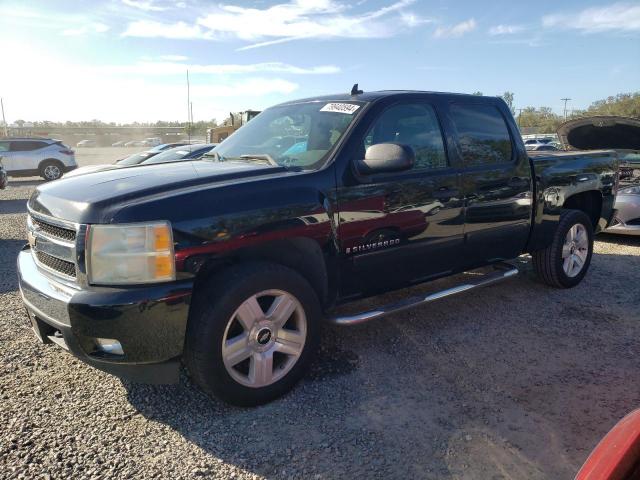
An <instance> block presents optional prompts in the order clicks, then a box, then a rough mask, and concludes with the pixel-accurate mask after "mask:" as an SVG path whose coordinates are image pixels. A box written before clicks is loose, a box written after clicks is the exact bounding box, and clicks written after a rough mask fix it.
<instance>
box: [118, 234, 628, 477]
mask: <svg viewBox="0 0 640 480" xmlns="http://www.w3.org/2000/svg"><path fill="white" fill-rule="evenodd" d="M599 240H600V238H599ZM634 258H637V257H634ZM631 259H632V257H626V256H621V255H596V256H595V257H594V267H593V272H592V273H591V275H590V276H589V277H587V279H586V280H585V282H584V283H583V284H581V285H580V286H578V287H576V288H575V289H572V290H570V291H566V290H554V289H549V288H547V287H545V286H543V285H541V284H540V283H539V282H536V281H532V278H531V266H530V264H529V263H528V262H526V261H522V262H519V263H520V264H519V267H520V269H521V273H522V274H523V275H522V276H520V277H519V278H516V279H513V280H510V281H508V282H505V283H504V284H502V285H496V286H492V287H488V288H486V289H483V290H479V291H477V292H476V293H467V294H465V295H464V296H461V297H458V298H450V299H445V300H441V301H439V302H436V303H433V304H432V305H431V306H429V307H421V308H417V309H414V310H410V311H407V312H404V313H402V314H396V315H392V316H391V317H389V318H388V319H384V320H381V321H377V322H370V323H367V324H364V325H361V326H355V327H351V328H337V327H327V328H326V329H325V331H324V334H323V339H322V342H321V345H322V346H321V350H320V352H319V356H318V360H317V361H316V363H315V364H314V365H313V367H312V369H311V372H310V374H309V375H307V377H306V378H305V379H304V380H303V381H302V382H301V383H300V384H299V385H298V386H297V387H296V388H295V389H294V390H293V391H292V392H290V393H289V394H288V395H286V396H285V397H284V398H282V399H279V400H276V401H274V402H272V403H270V404H268V405H264V406H261V407H257V408H252V409H242V408H236V407H231V406H228V405H226V404H224V403H222V402H220V401H218V400H215V399H210V398H208V397H207V396H206V395H204V394H203V393H202V392H201V391H200V390H199V389H198V388H197V387H196V386H195V385H194V384H192V383H191V381H190V380H189V378H188V376H187V375H186V374H184V373H183V375H182V378H181V382H180V383H179V384H178V385H174V386H145V385H135V384H128V383H127V384H125V388H126V391H127V399H128V401H129V402H130V404H131V405H132V406H133V407H134V408H135V410H136V413H134V414H133V415H142V416H143V417H145V418H146V419H148V420H150V421H153V422H159V423H162V424H165V425H167V426H169V427H170V428H171V429H172V430H175V431H176V432H178V433H179V434H180V435H181V436H182V437H183V438H184V439H185V440H186V441H187V442H189V443H192V444H194V445H196V446H197V447H199V448H200V449H202V450H203V451H204V452H205V453H206V454H207V455H206V456H205V457H204V459H203V460H201V461H200V463H199V465H198V466H197V468H196V469H194V470H192V471H191V474H192V476H197V475H202V476H204V477H207V476H209V475H213V474H216V473H219V471H220V470H219V468H220V467H219V466H220V462H224V463H226V464H231V465H234V466H236V467H238V468H240V469H243V470H245V471H248V472H252V473H253V474H256V475H260V476H264V477H267V478H288V477H290V476H292V477H294V478H309V477H310V478H313V477H314V476H315V475H317V474H320V475H321V476H322V478H331V479H333V478H451V477H458V478H466V476H467V475H468V474H470V473H471V472H473V473H474V474H477V476H472V477H469V478H493V477H494V476H496V475H497V473H498V472H510V473H511V474H512V475H513V478H531V479H541V478H571V477H572V476H573V475H575V473H576V470H577V468H578V466H579V465H580V464H581V463H582V462H583V461H584V460H585V459H586V456H587V455H588V453H589V451H590V450H591V448H593V446H594V445H595V444H596V443H597V441H598V440H599V439H600V438H601V437H602V435H604V433H605V432H606V431H607V430H608V429H609V428H610V426H611V425H612V424H613V423H615V421H617V420H618V419H619V418H621V417H622V416H623V415H624V414H626V413H627V411H628V410H629V408H630V406H631V405H634V404H636V403H637V401H636V400H637V390H636V388H635V385H634V384H633V382H629V381H628V378H631V377H632V376H633V375H635V373H637V370H638V368H640V366H639V364H638V361H637V355H635V354H634V352H635V351H636V350H637V348H636V347H635V343H634V341H633V340H634V339H635V338H637V327H636V325H637V322H633V321H632V318H633V317H634V315H636V313H635V312H636V302H635V300H634V294H633V293H629V294H628V295H627V294H625V295H623V296H620V297H615V296H613V294H614V293H615V292H617V291H619V289H621V288H622V287H623V286H624V285H626V283H627V282H628V281H629V279H628V277H624V276H616V275H614V274H613V272H614V271H618V270H619V266H618V264H619V263H620V262H621V261H622V262H629V260H631ZM602 278H606V279H608V280H607V283H605V284H604V285H603V283H602V280H601V279H602ZM453 281H454V280H444V281H439V286H438V287H436V285H430V286H422V287H416V288H412V289H411V292H412V293H418V292H426V291H431V290H433V289H434V288H441V287H442V286H446V285H447V284H449V283H450V282H453ZM406 294H407V292H406V291H398V292H393V293H389V294H386V295H384V296H382V297H379V298H378V299H376V303H377V302H389V301H393V300H397V299H399V298H402V297H403V296H406ZM602 296H604V298H608V299H610V300H611V299H613V300H614V301H615V303H614V304H613V305H612V306H611V308H607V307H605V306H603V305H602V300H601V299H602V298H603V297H602ZM613 308H615V309H613ZM636 318H637V316H636ZM596 352H597V354H596ZM621 352H622V353H621ZM559 451H562V452H564V453H563V454H562V455H558V452H559ZM189 468H193V467H192V466H190V467H189ZM496 478H497V477H496Z"/></svg>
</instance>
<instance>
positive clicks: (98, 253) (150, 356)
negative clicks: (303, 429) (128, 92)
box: [18, 89, 618, 405]
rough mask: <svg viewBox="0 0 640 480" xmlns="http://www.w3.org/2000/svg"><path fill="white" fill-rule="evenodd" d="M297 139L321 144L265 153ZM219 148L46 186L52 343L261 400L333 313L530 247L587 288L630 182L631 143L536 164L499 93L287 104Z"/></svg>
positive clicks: (491, 274)
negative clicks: (624, 166)
mask: <svg viewBox="0 0 640 480" xmlns="http://www.w3.org/2000/svg"><path fill="white" fill-rule="evenodd" d="M355 90H357V89H354V91H355ZM440 119H446V122H443V123H440ZM287 136H294V137H296V138H297V139H300V137H303V138H304V142H297V143H304V146H303V147H298V148H297V149H296V151H295V152H290V153H289V154H285V153H278V152H279V151H281V149H277V150H276V149H274V150H271V151H268V150H264V149H263V148H264V147H263V145H264V144H265V142H267V141H268V140H269V139H270V138H272V137H281V138H284V137H287ZM180 148H183V147H180ZM160 155H163V154H159V155H158V156H156V157H153V158H152V159H150V161H155V160H157V159H158V158H159V157H160ZM208 157H209V158H210V160H201V161H190V162H173V163H168V164H162V165H155V166H153V167H135V168H127V169H115V170H111V171H103V172H97V173H94V174H90V175H83V176H78V177H74V178H68V179H64V180H62V181H61V182H57V183H54V184H52V185H45V186H40V187H38V188H37V189H36V190H35V192H34V194H33V195H32V196H31V198H30V200H29V202H28V212H29V216H28V229H29V238H30V239H32V241H31V242H30V246H28V247H26V248H25V249H24V250H23V251H21V252H20V254H19V256H18V271H19V273H18V276H19V282H20V291H21V292H22V296H23V300H24V304H25V306H26V308H27V311H28V312H29V317H30V319H31V322H32V325H33V327H34V330H35V332H36V335H37V336H38V338H40V339H41V340H42V341H43V342H55V343H57V344H59V345H62V346H64V348H66V349H68V350H69V351H70V352H72V353H73V354H75V355H76V356H78V357H79V358H80V359H82V360H83V361H85V362H87V363H88V364H90V365H93V366H94V367H97V368H99V369H102V370H104V371H107V372H110V373H113V374H115V375H118V376H120V377H123V378H127V379H129V380H132V381H146V382H154V383H165V382H175V381H177V380H178V378H179V371H180V364H181V360H182V361H184V363H185V365H186V367H187V368H188V370H189V372H190V374H191V378H192V380H193V381H194V382H195V383H196V384H198V385H199V386H200V387H201V388H202V389H203V390H204V391H205V392H207V393H208V394H210V395H215V396H218V397H220V398H222V399H223V400H225V401H227V402H229V403H233V404H236V405H257V404H262V403H265V402H268V401H270V400H273V399H275V398H277V397H279V396H281V395H283V394H284V393H285V392H287V391H288V390H290V389H291V388H292V387H293V386H294V385H295V383H296V382H297V381H298V380H299V379H300V378H301V377H302V376H303V375H304V373H305V371H306V370H307V369H308V367H309V365H310V363H311V362H312V360H313V358H314V352H315V350H316V348H317V347H318V344H319V341H320V334H321V328H322V320H323V318H324V319H326V320H327V321H329V322H331V323H334V324H337V325H343V326H346V325H355V324H359V323H362V322H366V321H370V320H374V319H379V318H381V317H384V316H386V315H388V314H390V313H394V312H398V311H401V310H404V309H406V308H410V307H415V306H418V305H423V304H426V303H428V302H431V301H435V300H437V299H439V298H443V297H446V296H450V295H454V294H457V293H461V292H464V291H469V290H471V289H475V288H478V287H481V286H486V285H489V284H492V283H495V282H498V281H502V280H506V279H508V278H511V277H512V276H514V275H516V274H517V273H518V269H517V268H516V267H515V266H513V265H512V264H510V263H508V261H509V260H510V259H514V258H516V257H518V256H520V255H521V254H523V253H531V255H532V256H533V266H534V269H535V271H536V272H537V274H538V276H539V278H540V280H541V281H542V282H544V283H546V284H548V285H550V286H553V287H558V288H570V287H573V286H575V285H578V284H579V283H580V282H581V281H582V279H583V278H584V276H585V275H586V274H587V271H588V268H589V264H590V261H591V255H592V253H593V240H594V234H595V233H597V232H600V231H601V230H602V229H604V228H605V227H606V226H607V225H608V224H609V222H610V221H611V218H612V216H613V210H612V206H613V201H614V195H615V186H616V182H617V175H618V161H617V158H616V154H615V152H608V151H597V152H577V153H573V152H561V153H555V152H541V153H539V154H537V155H535V158H533V157H532V158H530V157H529V156H528V155H527V152H526V150H525V147H524V144H523V142H522V139H521V137H520V135H519V131H518V127H517V125H516V123H515V121H514V119H513V117H512V115H511V112H510V110H509V107H508V106H507V105H506V103H504V101H502V100H501V99H499V98H496V97H480V96H473V95H457V94H446V93H432V92H401V91H400V92H399V91H386V92H372V93H361V92H352V94H341V95H333V96H329V97H314V98H309V99H305V100H297V101H292V102H288V103H284V104H281V105H278V106H275V107H272V108H269V109H267V110H265V111H264V112H262V113H261V114H260V115H259V116H257V117H256V118H255V119H253V120H252V121H251V122H249V123H248V124H247V125H245V126H243V128H241V129H239V130H238V131H237V132H235V133H234V134H233V135H232V136H230V137H229V138H227V139H226V140H225V141H224V142H222V143H221V144H220V145H218V146H217V147H216V148H215V149H214V150H213V152H212V154H211V155H209V156H208ZM581 178H585V181H579V179H581ZM596 199H601V200H602V201H596ZM78 205H82V208H78V207H77V206H78ZM405 207H406V208H405ZM412 207H413V208H412ZM468 212H472V215H468ZM52 237H54V238H55V241H56V248H55V249H54V248H53V247H51V244H50V242H52V241H53V240H52V239H51V238H52ZM61 244H62V245H64V246H61ZM487 266H492V267H493V269H491V268H489V269H486V270H487V271H484V272H475V274H474V275H466V276H464V278H463V279H462V280H461V283H459V284H458V285H456V286H453V287H450V288H447V289H446V290H443V291H439V292H435V293H432V294H430V295H427V296H419V297H411V298H404V299H402V300H400V301H398V302H397V303H391V304H386V305H377V306H376V307H375V308H373V309H371V310H369V309H365V310H363V311H357V312H350V313H338V312H337V311H336V310H335V307H336V306H337V305H341V304H345V303H348V302H351V301H352V300H355V299H360V298H363V297H371V296H375V295H378V294H380V293H382V292H387V291H390V290H398V289H401V288H403V287H406V286H409V285H414V284H416V283H420V282H424V281H426V280H432V279H434V278H439V277H444V276H448V275H452V274H458V273H461V272H465V271H469V270H472V269H476V268H478V267H487ZM536 291H537V292H540V290H539V289H538V290H536ZM538 294H540V293H538ZM372 302H374V301H373V300H372ZM354 388H357V386H356V387H354Z"/></svg>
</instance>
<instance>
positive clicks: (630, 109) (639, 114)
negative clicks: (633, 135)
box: [585, 92, 640, 118]
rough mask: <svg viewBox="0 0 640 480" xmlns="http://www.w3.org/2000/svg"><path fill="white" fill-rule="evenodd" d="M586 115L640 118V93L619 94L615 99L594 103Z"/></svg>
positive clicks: (610, 98) (609, 98)
mask: <svg viewBox="0 0 640 480" xmlns="http://www.w3.org/2000/svg"><path fill="white" fill-rule="evenodd" d="M585 114H586V115H620V116H623V117H635V118H640V92H635V93H619V94H618V95H616V96H615V97H608V98H607V99H606V100H598V101H596V102H593V103H592V104H591V106H589V108H588V109H587V111H586V112H585Z"/></svg>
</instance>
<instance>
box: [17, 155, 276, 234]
mask: <svg viewBox="0 0 640 480" xmlns="http://www.w3.org/2000/svg"><path fill="white" fill-rule="evenodd" d="M280 172H286V169H285V168H283V167H273V166H270V165H263V164H258V163H248V162H221V163H218V162H212V161H193V162H178V163H164V164H162V163H161V164H157V165H146V166H139V167H135V168H117V169H114V170H105V171H98V172H94V173H88V174H86V175H78V176H76V177H70V178H64V177H63V178H62V179H60V180H56V181H54V182H51V183H46V184H44V185H40V186H39V187H38V188H37V189H36V191H35V192H34V193H33V195H32V196H31V198H30V199H29V204H28V205H29V209H30V210H32V211H34V212H37V213H41V214H44V215H49V216H52V217H56V218H60V219H63V220H68V221H70V222H76V223H108V222H109V221H110V220H111V218H113V215H114V214H115V213H116V212H117V211H118V210H120V209H121V208H122V207H123V206H124V205H126V204H128V203H130V202H134V201H137V200H142V199H144V198H145V197H150V196H157V195H165V194H169V193H171V192H173V191H176V190H182V189H188V188H198V187H202V186H207V187H210V186H213V185H215V184H216V183H222V182H229V181H242V180H244V179H249V178H254V177H256V176H262V175H270V174H278V173H280Z"/></svg>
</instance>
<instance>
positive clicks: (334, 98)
mask: <svg viewBox="0 0 640 480" xmlns="http://www.w3.org/2000/svg"><path fill="white" fill-rule="evenodd" d="M413 95H433V96H438V97H451V98H469V99H474V100H480V99H484V100H486V99H491V100H496V99H497V98H498V97H489V96H481V95H471V94H467V93H450V92H430V91H425V90H379V91H375V92H364V93H360V94H357V95H351V94H349V93H337V94H335V95H322V96H319V97H308V98H302V99H297V100H291V101H289V102H283V103H281V104H279V105H278V106H282V105H294V104H296V103H307V102H375V101H377V100H381V99H383V98H387V97H402V96H413Z"/></svg>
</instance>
